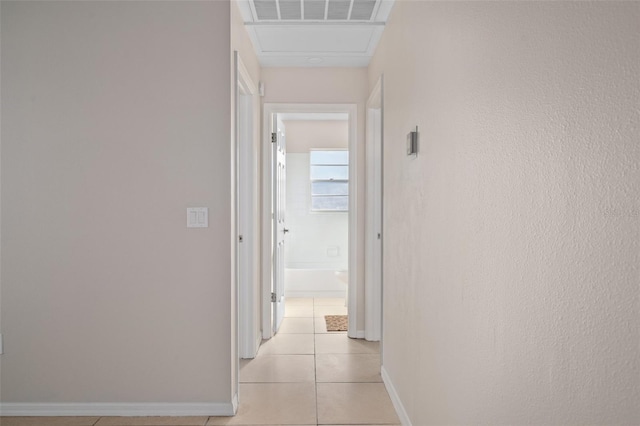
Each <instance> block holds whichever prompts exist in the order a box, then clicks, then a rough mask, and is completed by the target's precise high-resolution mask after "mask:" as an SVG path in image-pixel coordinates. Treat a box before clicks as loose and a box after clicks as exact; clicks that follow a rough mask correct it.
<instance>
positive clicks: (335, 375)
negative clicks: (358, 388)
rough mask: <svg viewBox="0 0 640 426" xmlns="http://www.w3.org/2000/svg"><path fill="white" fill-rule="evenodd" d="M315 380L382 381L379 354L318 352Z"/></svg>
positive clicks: (336, 381) (335, 381) (331, 381)
mask: <svg viewBox="0 0 640 426" xmlns="http://www.w3.org/2000/svg"><path fill="white" fill-rule="evenodd" d="M316 381H317V382H318V383H321V382H330V383H340V382H350V383H356V382H359V383H372V382H382V376H381V375H380V355H379V354H318V355H316Z"/></svg>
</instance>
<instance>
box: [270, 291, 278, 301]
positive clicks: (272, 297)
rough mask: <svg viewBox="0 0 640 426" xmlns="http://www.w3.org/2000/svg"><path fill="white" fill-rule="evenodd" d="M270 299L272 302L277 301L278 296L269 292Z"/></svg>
mask: <svg viewBox="0 0 640 426" xmlns="http://www.w3.org/2000/svg"><path fill="white" fill-rule="evenodd" d="M271 301H272V302H277V301H278V298H277V296H276V294H275V293H271Z"/></svg>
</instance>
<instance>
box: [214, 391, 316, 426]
mask: <svg viewBox="0 0 640 426" xmlns="http://www.w3.org/2000/svg"><path fill="white" fill-rule="evenodd" d="M316 420H317V416H316V390H315V385H314V384H313V383H245V384H241V385H240V405H239V406H238V414H236V415H235V417H210V418H209V422H208V423H207V425H258V424H264V425H279V424H282V425H289V424H300V425H315V424H317V421H316Z"/></svg>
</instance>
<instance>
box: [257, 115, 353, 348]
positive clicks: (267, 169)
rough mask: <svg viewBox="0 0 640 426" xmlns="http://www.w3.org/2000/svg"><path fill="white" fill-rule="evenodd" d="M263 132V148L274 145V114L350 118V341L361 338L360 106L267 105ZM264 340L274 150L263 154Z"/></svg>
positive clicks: (268, 305) (267, 326) (269, 314)
mask: <svg viewBox="0 0 640 426" xmlns="http://www.w3.org/2000/svg"><path fill="white" fill-rule="evenodd" d="M262 111H263V118H262V130H263V139H262V141H263V142H262V143H263V146H264V147H269V146H270V144H271V137H270V134H269V133H270V126H269V120H270V116H271V114H274V113H312V112H315V113H335V112H346V113H348V114H349V151H350V155H349V194H350V196H349V287H348V299H349V302H348V311H349V330H353V331H349V332H348V334H349V337H351V338H363V337H364V333H363V334H362V337H358V334H359V332H356V331H355V330H356V320H357V317H358V303H357V302H358V297H357V296H358V294H357V291H358V263H357V262H358V257H357V253H358V251H357V250H358V247H357V245H358V228H357V217H358V207H359V206H358V199H357V198H358V197H357V194H358V180H357V176H358V173H357V169H358V158H357V153H358V140H357V135H358V133H357V132H358V106H357V104H280V103H265V104H264V105H263V108H262ZM262 152H263V155H262V173H263V175H262V301H263V306H262V307H263V309H262V337H263V338H264V339H270V338H271V337H272V336H273V334H272V327H271V318H272V312H271V309H272V306H271V301H270V300H271V258H272V246H273V244H272V241H271V240H272V238H273V236H272V230H271V186H272V184H271V158H270V157H271V150H270V149H263V150H262Z"/></svg>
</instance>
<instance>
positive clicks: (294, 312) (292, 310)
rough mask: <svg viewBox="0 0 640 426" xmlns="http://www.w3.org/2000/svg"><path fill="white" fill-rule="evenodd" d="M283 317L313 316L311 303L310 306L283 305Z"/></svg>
mask: <svg viewBox="0 0 640 426" xmlns="http://www.w3.org/2000/svg"><path fill="white" fill-rule="evenodd" d="M284 316H285V318H289V317H292V318H313V305H310V306H295V305H294V306H285V309H284Z"/></svg>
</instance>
